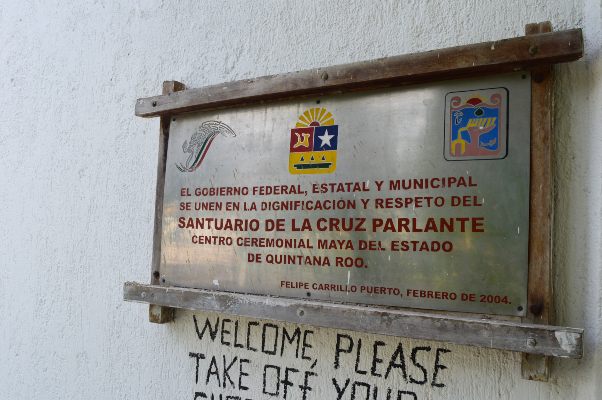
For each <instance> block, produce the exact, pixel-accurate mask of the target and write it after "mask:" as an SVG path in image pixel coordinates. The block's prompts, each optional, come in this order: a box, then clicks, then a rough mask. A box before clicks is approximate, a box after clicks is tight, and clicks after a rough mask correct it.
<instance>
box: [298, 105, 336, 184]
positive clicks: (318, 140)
mask: <svg viewBox="0 0 602 400" xmlns="http://www.w3.org/2000/svg"><path fill="white" fill-rule="evenodd" d="M338 135H339V126H338V125H335V123H334V117H333V116H332V114H331V113H330V112H329V111H328V110H327V109H325V108H321V107H314V108H308V109H307V110H305V111H304V112H303V114H301V115H299V120H298V121H297V123H296V125H295V127H294V128H293V129H291V141H290V153H289V164H288V170H289V172H290V173H291V174H330V173H332V172H334V171H335V169H336V167H337V146H338Z"/></svg>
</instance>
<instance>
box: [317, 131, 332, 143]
mask: <svg viewBox="0 0 602 400" xmlns="http://www.w3.org/2000/svg"><path fill="white" fill-rule="evenodd" d="M318 137H319V138H320V140H321V141H322V144H321V145H320V147H324V146H326V145H328V147H332V145H331V144H330V139H332V138H333V137H334V135H330V134H329V133H328V130H326V129H325V130H324V134H323V135H322V136H318Z"/></svg>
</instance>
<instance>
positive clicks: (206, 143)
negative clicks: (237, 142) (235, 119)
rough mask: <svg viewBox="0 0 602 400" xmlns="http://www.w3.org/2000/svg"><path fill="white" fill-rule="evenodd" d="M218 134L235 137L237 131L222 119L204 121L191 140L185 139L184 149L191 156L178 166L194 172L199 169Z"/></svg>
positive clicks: (177, 165)
mask: <svg viewBox="0 0 602 400" xmlns="http://www.w3.org/2000/svg"><path fill="white" fill-rule="evenodd" d="M218 135H222V136H225V137H235V136H236V133H234V131H233V130H232V128H230V127H229V126H228V125H226V124H224V123H223V122H221V121H205V122H203V123H202V124H201V126H199V127H198V128H197V130H196V132H195V133H193V134H192V137H191V138H190V140H189V141H188V140H185V141H184V144H183V145H182V151H183V152H184V153H185V154H189V156H188V159H187V160H186V162H185V163H179V164H176V167H177V168H178V169H179V170H180V171H182V172H192V171H195V170H196V169H198V168H199V167H200V166H201V164H202V163H203V160H204V159H205V156H206V155H207V152H208V151H209V148H210V147H211V143H213V140H214V139H215V138H216V137H217V136H218Z"/></svg>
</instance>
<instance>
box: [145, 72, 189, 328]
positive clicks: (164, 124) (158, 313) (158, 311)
mask: <svg viewBox="0 0 602 400" xmlns="http://www.w3.org/2000/svg"><path fill="white" fill-rule="evenodd" d="M184 89H186V87H185V86H184V84H183V83H180V82H177V81H165V82H163V94H164V95H169V94H170V93H175V92H177V91H181V90H184ZM170 121H171V117H170V116H169V115H166V116H162V117H161V119H160V131H159V156H158V159H159V160H158V162H157V186H156V191H155V220H154V229H153V255H152V261H151V283H152V284H154V285H158V284H159V283H160V278H161V271H160V266H161V235H162V232H163V195H164V192H165V190H164V189H165V164H166V161H167V146H168V143H169V124H170ZM174 317H175V313H174V310H173V309H171V308H169V307H161V306H158V305H154V304H151V305H150V306H149V309H148V319H149V321H150V322H154V323H157V324H165V323H167V322H171V321H173V319H174Z"/></svg>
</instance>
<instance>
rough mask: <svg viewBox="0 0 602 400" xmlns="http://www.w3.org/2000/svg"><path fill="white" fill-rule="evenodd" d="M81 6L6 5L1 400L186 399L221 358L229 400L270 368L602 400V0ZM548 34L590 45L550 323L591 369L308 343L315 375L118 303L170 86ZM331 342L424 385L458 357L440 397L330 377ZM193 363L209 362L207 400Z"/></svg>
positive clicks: (565, 167) (569, 159) (1, 57)
mask: <svg viewBox="0 0 602 400" xmlns="http://www.w3.org/2000/svg"><path fill="white" fill-rule="evenodd" d="M73 3H74V4H72V5H67V4H66V3H65V2H61V1H43V2H41V1H25V0H23V1H18V2H17V1H14V2H11V1H4V2H3V4H2V5H1V6H0V44H1V45H0V46H1V47H0V48H1V51H0V72H1V73H0V87H1V88H2V90H3V92H4V93H3V95H2V96H1V98H2V100H1V101H0V171H1V172H0V315H1V316H2V318H0V398H2V399H29V398H36V399H86V398H89V399H142V398H149V399H172V398H180V399H193V397H194V393H195V391H204V392H206V393H210V392H213V393H218V392H220V391H219V389H218V388H217V384H216V381H215V380H214V379H213V378H214V377H213V378H212V380H211V381H210V385H209V387H208V388H207V387H205V386H204V382H203V379H204V378H203V376H202V375H203V374H204V373H206V371H207V368H208V366H209V360H210V358H211V356H213V355H214V356H216V357H217V358H218V361H220V363H221V362H222V356H224V357H226V358H227V359H228V361H230V360H231V359H233V357H235V356H236V357H238V358H247V359H249V363H248V365H247V366H248V367H249V368H248V369H249V371H250V372H249V373H250V374H251V375H250V377H249V379H248V381H247V382H250V383H251V384H248V385H247V386H249V387H250V389H249V390H248V391H243V392H240V391H237V390H233V389H230V387H229V386H228V387H227V388H226V389H224V390H222V392H223V393H225V394H234V393H237V392H238V393H242V395H244V397H243V398H251V399H267V398H276V397H269V396H267V395H264V394H262V390H261V388H262V381H261V377H262V375H261V371H262V369H263V368H264V365H265V364H266V363H271V364H274V365H276V364H277V365H279V366H281V367H282V368H283V371H284V368H285V367H294V368H297V369H299V370H300V371H304V370H308V369H309V370H312V371H314V372H315V373H316V374H318V376H317V377H315V379H314V378H312V383H313V391H312V393H311V397H308V398H309V399H330V398H336V395H335V391H334V389H333V383H332V378H333V377H334V378H336V379H339V380H343V381H344V380H345V379H346V378H350V379H351V382H353V381H354V380H360V381H364V382H366V383H369V384H370V385H372V386H373V385H376V386H379V388H381V387H382V388H383V389H380V390H382V391H381V392H379V397H378V400H380V399H381V398H383V399H384V398H386V397H385V396H384V395H385V392H384V390H386V389H385V388H387V387H393V388H395V389H399V390H408V391H414V392H415V393H416V394H417V396H418V398H419V399H599V398H602V387H601V386H600V382H601V381H602V354H601V352H600V345H601V343H602V339H601V337H602V330H601V328H602V317H601V314H602V308H601V307H600V305H601V293H602V288H601V280H602V276H601V274H600V268H601V266H602V237H601V234H600V230H601V228H602V226H601V225H602V215H601V214H602V212H601V211H602V157H600V154H602V135H601V134H600V124H601V123H602V61H601V57H600V48H601V47H600V46H601V44H602V24H601V21H602V15H601V12H602V6H601V3H600V0H582V1H569V0H550V1H542V0H529V1H511V2H505V1H497V0H485V1H478V2H477V1H462V2H455V1H441V2H435V1H403V2H394V1H383V2H368V1H359V0H357V1H355V0H354V1H328V2H326V1H301V0H297V1H286V2H285V1H256V2H248V1H244V0H238V1H202V2H197V1H188V2H171V3H170V2H164V1H131V2H102V1H81V2H73ZM544 20H551V21H552V23H553V24H554V27H555V28H556V29H564V28H572V27H582V28H583V29H584V35H585V40H586V56H585V58H584V60H582V61H579V62H575V63H572V64H571V65H562V66H559V67H558V68H557V72H558V74H557V78H558V79H557V86H556V99H557V108H556V113H555V120H556V139H555V144H556V156H557V159H556V172H555V183H556V195H555V201H556V203H555V207H556V216H555V218H556V220H555V234H554V244H555V265H556V290H557V305H558V323H559V324H563V325H568V326H575V327H584V328H585V329H586V336H585V357H584V358H583V360H579V361H575V360H561V361H556V362H555V363H554V371H553V377H552V379H551V381H550V382H549V383H537V382H529V381H524V380H521V379H520V357H519V355H517V354H513V353H508V352H500V351H493V350H484V349H475V348H468V347H462V346H452V345H446V344H441V343H435V342H422V341H412V340H406V339H397V338H387V337H379V336H371V335H361V334H356V333H348V332H341V331H337V330H328V329H319V328H311V327H301V328H302V329H311V330H313V331H314V333H313V335H311V339H308V340H311V345H312V346H313V347H312V348H311V349H309V350H308V355H309V356H310V357H311V358H312V360H303V359H297V358H295V356H294V354H292V353H290V351H288V350H287V351H285V353H284V355H283V356H282V357H280V356H269V355H265V354H261V353H254V352H252V351H250V350H245V349H242V350H241V349H233V348H232V347H231V346H230V347H229V346H226V345H222V344H219V343H217V342H216V343H213V342H212V341H211V340H208V339H207V336H204V337H203V340H200V339H199V338H198V336H197V333H196V331H195V325H194V321H193V313H190V312H179V313H178V315H177V320H176V322H174V323H172V324H168V325H153V324H149V323H148V322H147V307H145V306H142V305H138V304H132V303H124V302H123V301H122V284H123V282H125V281H128V280H136V281H139V282H147V281H148V279H149V264H150V258H151V245H152V221H153V209H154V193H155V192H154V191H155V171H156V160H157V157H156V154H157V145H158V140H157V139H158V120H157V119H147V120H145V119H140V118H136V117H134V104H135V100H136V98H138V97H144V96H149V95H153V94H157V93H160V91H161V82H162V81H163V80H167V79H176V80H179V81H182V82H184V83H186V84H187V85H188V86H190V87H199V86H204V85H207V84H213V83H219V82H224V81H230V80H236V79H241V78H248V77H254V76H261V75H266V74H273V73H279V72H287V71H293V70H299V69H305V68H310V67H317V66H323V65H330V64H338V63H345V62H352V61H358V60H364V59H371V58H377V57H383V56H389V55H395V54H402V53H408V52H415V51H422V50H429V49H433V48H439V47H446V46H452V45H457V44H467V43H473V42H480V41H485V40H493V39H499V38H504V37H511V36H517V35H521V34H523V32H524V25H525V23H527V22H538V21H544ZM194 315H195V316H196V318H197V320H198V321H199V323H204V321H205V319H206V318H209V320H210V321H212V322H214V321H215V319H216V318H218V317H220V318H224V316H218V315H216V314H203V313H195V314H194ZM232 319H233V320H238V321H239V324H240V326H243V325H244V326H246V323H247V322H248V320H246V319H242V318H240V319H236V318H232ZM277 325H278V326H279V329H281V328H282V326H285V327H286V329H287V330H289V331H294V329H295V326H293V325H289V324H277ZM337 334H348V335H350V336H351V337H352V338H353V339H354V342H355V343H357V340H358V339H362V341H363V343H364V348H365V349H366V348H368V349H369V348H370V346H372V344H373V342H374V341H376V340H382V341H383V342H384V345H382V346H381V347H380V349H381V351H382V353H383V355H384V356H385V361H384V362H385V364H384V365H385V366H386V363H387V362H388V360H387V359H386V357H387V356H389V357H390V356H391V353H392V352H393V350H394V349H395V348H396V346H397V345H398V343H400V342H401V343H402V345H403V346H404V350H405V351H406V354H405V357H406V362H408V363H410V361H408V360H409V358H410V353H411V349H412V348H413V347H416V346H423V347H432V350H431V351H430V352H426V351H423V352H422V353H419V354H420V355H419V356H418V359H419V360H423V361H422V362H423V363H424V365H425V366H427V365H428V367H427V368H426V369H427V371H428V373H429V374H432V373H433V368H434V363H435V360H434V358H435V352H436V348H445V349H448V350H450V351H451V352H449V353H441V354H442V355H441V360H440V363H441V364H444V365H445V366H446V367H447V369H444V370H443V369H440V370H439V375H438V378H437V382H439V383H442V384H444V385H445V386H444V387H436V386H432V385H431V381H432V379H431V378H432V377H430V378H429V381H428V383H427V384H425V385H419V384H412V383H407V382H405V380H404V379H403V376H402V375H399V374H397V375H393V376H392V377H390V378H389V379H384V378H379V377H369V376H364V375H361V374H357V373H355V372H354V370H353V369H354V363H355V359H354V356H353V357H352V356H351V355H344V357H345V358H344V359H343V358H341V363H345V364H344V366H342V367H340V368H339V369H334V364H333V363H334V358H333V356H334V347H335V345H336V337H337ZM226 339H227V338H226ZM251 339H252V340H259V341H260V340H261V338H260V336H258V335H257V334H256V333H254V334H252V335H251ZM216 340H219V338H218V339H216ZM190 352H193V353H203V354H204V355H206V357H207V359H205V360H201V362H200V364H199V369H200V374H201V378H200V381H199V382H200V383H199V384H196V382H195V367H196V366H195V359H194V358H191V357H190V356H189V353H190ZM341 357H343V356H341ZM420 357H422V358H420ZM314 360H318V361H317V363H316V366H315V367H314V369H311V364H312V363H313V361H314ZM361 362H368V363H369V361H366V360H364V361H360V363H361ZM367 365H368V369H369V364H367ZM235 368H238V367H235ZM360 368H361V364H360ZM407 368H408V373H409V374H414V375H413V376H414V377H420V376H421V375H420V373H421V371H420V369H417V367H416V366H413V365H408V366H407ZM235 376H236V375H235ZM299 376H301V375H300V374H298V375H295V377H296V378H298V377H299ZM415 380H420V379H419V378H418V379H415ZM296 384H297V385H298V384H299V382H297V383H296ZM290 390H291V392H289V393H288V396H289V397H288V398H293V399H300V398H301V394H300V393H301V392H300V389H299V388H298V386H297V387H296V389H295V390H296V392H293V391H292V390H293V388H291V389H290ZM349 390H350V389H348V391H347V392H346V393H345V395H344V397H343V398H345V399H348V398H350V397H349V396H350V393H349ZM359 393H360V392H359V391H358V396H359ZM361 393H364V392H361ZM394 393H395V392H394ZM283 395H284V394H283V392H282V391H281V392H280V395H279V398H283ZM358 398H363V397H358ZM392 398H395V397H394V396H393V397H392ZM406 398H409V399H411V398H412V397H409V395H407V396H404V397H402V398H401V399H402V400H405V399H406Z"/></svg>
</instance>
